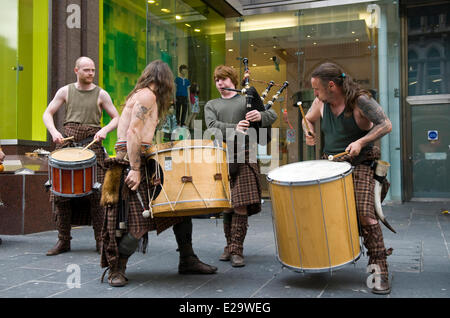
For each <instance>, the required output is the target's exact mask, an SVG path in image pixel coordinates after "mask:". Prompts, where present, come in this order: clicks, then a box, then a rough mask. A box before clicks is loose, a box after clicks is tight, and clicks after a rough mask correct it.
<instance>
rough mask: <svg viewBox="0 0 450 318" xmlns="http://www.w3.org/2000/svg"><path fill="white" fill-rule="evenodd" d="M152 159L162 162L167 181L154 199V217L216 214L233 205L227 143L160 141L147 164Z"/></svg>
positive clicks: (161, 166) (153, 148)
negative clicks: (161, 142)
mask: <svg viewBox="0 0 450 318" xmlns="http://www.w3.org/2000/svg"><path fill="white" fill-rule="evenodd" d="M149 161H152V162H153V163H154V164H157V165H159V167H160V169H161V170H162V173H163V180H164V182H163V184H162V185H161V189H160V191H159V195H158V196H157V197H156V199H155V200H151V210H152V213H153V216H155V217H168V216H188V215H201V214H213V213H219V212H222V211H224V210H226V209H229V208H231V196H230V183H229V180H228V163H227V161H226V144H225V143H222V144H221V145H218V144H217V143H215V142H213V141H212V140H202V139H192V140H191V139H188V140H179V141H175V142H168V143H163V144H157V145H154V146H152V147H151V148H150V149H149V151H148V154H147V165H151V164H152V163H151V162H149ZM157 170H158V169H154V171H157Z"/></svg>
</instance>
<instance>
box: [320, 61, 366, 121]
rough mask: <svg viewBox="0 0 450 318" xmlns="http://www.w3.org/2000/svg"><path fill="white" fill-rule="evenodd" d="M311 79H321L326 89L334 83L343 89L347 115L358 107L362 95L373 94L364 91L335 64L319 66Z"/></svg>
mask: <svg viewBox="0 0 450 318" xmlns="http://www.w3.org/2000/svg"><path fill="white" fill-rule="evenodd" d="M311 77H314V78H318V79H320V82H321V83H322V85H324V87H327V86H328V82H330V81H332V82H334V83H335V84H336V85H337V86H338V87H340V88H341V89H342V92H343V93H344V95H345V110H344V111H345V113H346V114H349V113H352V112H353V110H354V109H355V106H356V100H357V99H358V97H359V96H361V95H367V96H369V97H371V96H372V94H371V93H370V92H369V91H367V90H365V89H362V88H361V87H360V86H359V84H358V83H356V82H355V81H354V80H353V78H352V77H351V76H350V75H348V74H346V73H344V71H343V70H342V69H341V68H340V67H339V66H337V65H336V64H334V63H323V64H321V65H319V66H318V67H317V68H316V69H315V70H314V71H313V72H312V74H311Z"/></svg>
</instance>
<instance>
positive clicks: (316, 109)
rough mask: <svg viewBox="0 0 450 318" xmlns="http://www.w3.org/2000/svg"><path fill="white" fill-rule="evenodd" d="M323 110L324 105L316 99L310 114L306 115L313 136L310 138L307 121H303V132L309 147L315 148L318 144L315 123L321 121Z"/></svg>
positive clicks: (309, 111)
mask: <svg viewBox="0 0 450 318" xmlns="http://www.w3.org/2000/svg"><path fill="white" fill-rule="evenodd" d="M322 108H323V103H322V102H321V101H320V100H319V99H318V98H316V99H314V101H313V103H312V105H311V107H310V108H309V109H308V112H307V113H306V115H305V120H306V124H307V125H308V128H309V130H310V132H311V134H312V136H310V135H309V134H308V129H307V128H306V126H305V120H302V127H303V132H304V133H305V137H306V144H307V145H308V146H314V145H315V144H316V134H315V123H316V122H317V121H318V120H320V116H321V109H322Z"/></svg>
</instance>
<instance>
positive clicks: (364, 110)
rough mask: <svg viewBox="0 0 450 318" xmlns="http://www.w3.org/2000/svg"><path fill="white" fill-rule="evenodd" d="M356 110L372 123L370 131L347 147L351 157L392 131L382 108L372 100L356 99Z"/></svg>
mask: <svg viewBox="0 0 450 318" xmlns="http://www.w3.org/2000/svg"><path fill="white" fill-rule="evenodd" d="M358 108H359V109H360V110H361V114H362V116H363V117H365V118H367V119H368V120H369V121H370V122H371V123H373V127H372V129H370V131H369V132H368V133H367V134H366V135H365V136H364V137H362V138H360V139H358V140H356V141H355V142H353V143H351V144H350V145H348V147H347V149H346V151H348V152H349V153H350V155H351V156H357V155H358V154H359V153H360V151H361V149H362V148H363V147H364V146H366V145H367V144H368V143H370V142H373V141H375V140H378V139H380V138H381V137H383V136H384V135H386V134H388V133H390V132H391V131H392V123H391V121H390V120H389V118H388V117H387V116H386V114H385V113H384V111H383V108H381V106H380V105H379V104H378V103H377V102H376V101H375V100H374V99H373V98H369V97H367V96H365V95H363V96H360V97H359V98H358Z"/></svg>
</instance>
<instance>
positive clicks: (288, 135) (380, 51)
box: [225, 1, 399, 173]
mask: <svg viewBox="0 0 450 318" xmlns="http://www.w3.org/2000/svg"><path fill="white" fill-rule="evenodd" d="M398 26H399V20H398V4H397V1H377V2H376V3H369V4H368V3H355V4H351V5H339V6H327V7H321V8H315V9H305V10H296V11H285V12H273V13H268V14H259V15H252V16H245V17H242V18H240V19H236V18H229V19H227V21H226V41H225V43H226V50H227V59H226V60H227V63H228V64H229V65H232V66H234V67H236V68H238V69H239V70H240V74H241V75H243V65H242V59H243V58H244V57H246V58H248V59H249V68H250V71H251V79H252V80H251V84H252V85H253V86H255V88H256V89H257V90H258V92H260V93H261V92H262V91H263V90H264V89H265V87H266V86H267V84H266V83H268V82H269V81H271V80H273V81H274V82H275V83H276V84H277V85H279V86H281V85H282V84H283V83H284V82H285V81H288V82H289V86H288V88H287V90H286V91H285V92H284V94H283V95H282V96H280V98H279V99H278V100H277V101H276V103H275V104H274V105H273V106H272V108H273V109H274V110H275V111H276V112H277V114H278V120H277V121H276V122H275V124H274V126H273V127H275V128H278V138H279V139H278V140H273V142H276V143H277V145H276V146H275V147H274V145H272V146H271V147H270V149H263V150H264V151H267V154H268V155H269V156H271V160H272V163H271V164H270V165H269V164H267V167H266V168H267V169H265V167H264V165H262V169H261V170H262V172H263V173H266V172H267V170H268V169H269V168H273V166H274V164H273V161H274V160H275V161H277V164H276V165H283V164H287V163H291V162H296V161H299V160H300V161H301V160H310V159H318V158H319V157H320V154H321V143H320V141H319V142H318V145H317V146H316V147H315V148H312V147H309V146H306V145H305V141H304V136H303V133H302V130H301V120H302V117H301V112H300V110H299V108H298V107H297V102H298V101H301V102H302V107H303V111H304V112H305V113H306V112H307V111H308V109H309V107H310V105H311V103H312V101H313V100H314V94H313V91H312V90H311V84H310V74H311V72H312V71H313V70H314V68H315V67H317V66H318V65H320V64H321V63H323V62H326V61H329V62H333V63H336V64H338V65H339V66H341V67H342V68H343V69H344V71H345V72H346V73H348V74H350V75H351V76H352V77H353V78H354V79H356V81H357V82H358V83H359V84H360V86H361V87H363V88H365V89H369V90H372V91H373V93H374V95H375V97H376V99H377V100H378V101H380V104H381V102H383V104H382V106H383V107H385V109H387V108H388V107H391V103H392V106H393V107H398V94H399V92H398V87H399V77H398V71H399V67H398V65H399V64H398V56H399V52H398V41H399V34H398V29H399V28H398ZM381 71H382V72H381ZM394 72H395V73H397V75H395V74H394ZM381 73H382V74H381ZM391 75H392V76H391ZM390 76H391V77H390ZM381 77H382V78H381ZM387 78H388V79H387ZM380 83H381V84H382V85H380ZM389 83H390V84H391V85H392V86H391V88H392V89H388V86H387V85H389ZM279 86H278V87H279ZM276 91H277V87H274V88H272V91H271V92H270V94H269V96H268V99H267V100H266V102H267V101H268V100H270V99H271V97H272V96H273V95H274V94H275V93H276ZM394 95H395V96H397V97H394ZM395 98H397V99H395ZM286 112H287V114H286ZM316 128H318V127H316ZM317 132H318V135H319V136H320V130H319V128H318V129H317Z"/></svg>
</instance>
